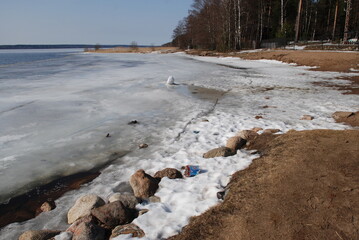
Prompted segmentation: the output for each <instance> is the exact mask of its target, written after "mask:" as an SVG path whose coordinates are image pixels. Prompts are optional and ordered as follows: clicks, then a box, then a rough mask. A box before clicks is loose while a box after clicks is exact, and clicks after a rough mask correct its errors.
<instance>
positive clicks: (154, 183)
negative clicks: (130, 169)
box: [130, 169, 159, 199]
mask: <svg viewBox="0 0 359 240" xmlns="http://www.w3.org/2000/svg"><path fill="white" fill-rule="evenodd" d="M158 183H159V180H158V179H156V178H153V177H152V176H150V175H148V174H147V173H145V171H144V170H142V169H140V170H138V171H137V172H135V173H134V174H133V175H132V176H131V178H130V185H131V187H132V189H133V192H134V194H135V197H138V198H142V199H145V198H149V197H151V196H153V195H154V194H155V192H156V191H157V189H158Z"/></svg>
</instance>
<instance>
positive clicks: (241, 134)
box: [237, 130, 259, 141]
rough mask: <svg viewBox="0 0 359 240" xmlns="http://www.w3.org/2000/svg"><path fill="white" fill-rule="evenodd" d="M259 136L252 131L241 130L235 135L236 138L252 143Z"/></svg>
mask: <svg viewBox="0 0 359 240" xmlns="http://www.w3.org/2000/svg"><path fill="white" fill-rule="evenodd" d="M258 135H259V134H258V133H257V132H256V131H254V130H242V131H240V132H239V133H237V136H238V137H241V138H243V139H244V140H247V141H252V140H254V139H255V138H256V137H257V136H258Z"/></svg>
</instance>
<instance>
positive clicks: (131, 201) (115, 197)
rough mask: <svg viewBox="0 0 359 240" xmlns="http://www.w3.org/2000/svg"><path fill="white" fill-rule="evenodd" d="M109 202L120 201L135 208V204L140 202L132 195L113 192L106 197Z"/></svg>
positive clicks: (128, 206)
mask: <svg viewBox="0 0 359 240" xmlns="http://www.w3.org/2000/svg"><path fill="white" fill-rule="evenodd" d="M108 201H109V202H110V203H112V202H116V201H120V202H122V204H123V205H124V206H125V207H127V208H135V207H136V205H137V204H139V203H141V201H139V200H138V198H136V197H135V196H134V195H131V194H122V193H114V194H112V195H111V196H110V198H109V199H108Z"/></svg>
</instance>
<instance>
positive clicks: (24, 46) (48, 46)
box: [0, 44, 148, 50]
mask: <svg viewBox="0 0 359 240" xmlns="http://www.w3.org/2000/svg"><path fill="white" fill-rule="evenodd" d="M96 45H97V44H16V45H0V50H11V49H67V48H93V49H94V48H95V47H96ZM100 47H101V48H116V47H123V48H129V47H130V45H123V44H116V45H100ZM139 47H148V46H146V45H143V46H139Z"/></svg>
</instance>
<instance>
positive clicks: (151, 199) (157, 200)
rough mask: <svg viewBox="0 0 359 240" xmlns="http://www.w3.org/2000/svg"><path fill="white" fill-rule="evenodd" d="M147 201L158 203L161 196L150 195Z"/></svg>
mask: <svg viewBox="0 0 359 240" xmlns="http://www.w3.org/2000/svg"><path fill="white" fill-rule="evenodd" d="M148 201H149V202H150V203H159V202H161V198H160V197H157V196H151V197H149V198H148Z"/></svg>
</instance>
